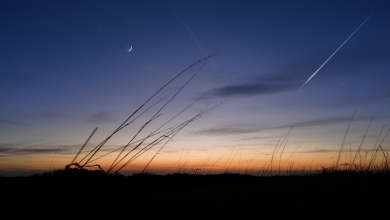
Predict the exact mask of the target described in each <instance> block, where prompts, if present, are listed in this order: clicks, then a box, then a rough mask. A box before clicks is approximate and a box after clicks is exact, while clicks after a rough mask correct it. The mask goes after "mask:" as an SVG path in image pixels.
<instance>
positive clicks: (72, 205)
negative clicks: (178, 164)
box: [0, 175, 390, 219]
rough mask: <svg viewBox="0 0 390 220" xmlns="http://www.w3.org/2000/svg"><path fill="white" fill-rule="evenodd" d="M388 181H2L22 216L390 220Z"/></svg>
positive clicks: (8, 204) (8, 208) (7, 207)
mask: <svg viewBox="0 0 390 220" xmlns="http://www.w3.org/2000/svg"><path fill="white" fill-rule="evenodd" d="M389 183H390V178H389V175H317V176H286V177H253V176H245V175H214V176H212V175H209V176H201V175H170V176H153V175H147V176H132V177H100V178H99V177H90V178H64V177H2V178H0V186H1V189H2V201H3V202H4V203H3V205H2V206H1V210H2V213H3V216H4V215H5V213H6V212H9V213H11V214H12V215H13V217H12V219H15V218H17V219H19V218H25V217H28V218H50V219H62V218H64V219H65V218H66V219H97V218H107V219H114V218H121V219H122V218H124V219H390V217H389V211H388V208H389V202H388V201H389V195H390V194H389V193H390V189H389V186H390V185H389Z"/></svg>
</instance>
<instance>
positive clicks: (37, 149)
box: [0, 0, 390, 171]
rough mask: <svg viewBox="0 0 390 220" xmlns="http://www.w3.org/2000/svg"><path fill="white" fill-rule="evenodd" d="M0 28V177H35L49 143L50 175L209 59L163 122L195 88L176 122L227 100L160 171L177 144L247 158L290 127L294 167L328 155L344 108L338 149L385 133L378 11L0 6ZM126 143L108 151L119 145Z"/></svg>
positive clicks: (264, 4)
mask: <svg viewBox="0 0 390 220" xmlns="http://www.w3.org/2000/svg"><path fill="white" fill-rule="evenodd" d="M370 14H372V16H371V18H370V19H369V20H368V21H367V22H366V23H365V24H364V25H363V26H362V27H361V28H360V29H359V30H358V31H357V32H356V34H355V35H354V36H353V37H351V39H350V40H349V41H348V42H347V43H346V44H345V45H344V46H343V47H342V48H341V49H340V50H339V51H338V52H337V53H336V54H335V55H334V56H333V57H332V59H331V60H330V61H329V62H328V63H327V64H326V65H325V66H324V67H323V68H322V69H321V70H320V71H319V72H318V73H317V74H316V75H315V76H314V77H313V78H312V80H311V81H309V82H308V83H307V84H306V85H305V86H304V87H303V88H302V89H301V90H299V88H300V87H301V86H302V85H303V83H304V82H305V81H306V80H307V79H308V78H309V77H310V76H311V75H312V74H313V73H314V72H315V71H316V70H317V69H318V68H319V67H320V66H321V65H322V64H323V63H324V61H325V60H326V59H327V58H328V57H329V56H330V55H331V54H332V53H333V52H334V51H335V50H336V49H337V48H338V47H339V46H340V45H341V44H342V43H343V42H344V41H345V40H346V39H347V38H348V37H349V36H350V35H351V34H352V32H353V31H354V30H355V29H356V28H357V27H358V26H359V25H360V24H361V23H362V22H363V21H364V20H365V19H366V18H367V17H368V16H369V15H370ZM0 22H1V35H0V39H1V44H0V45H1V46H0V49H1V55H0V60H1V65H0V140H1V141H0V155H1V157H2V158H3V159H2V162H1V164H0V169H1V170H3V171H10V170H28V169H33V168H37V169H43V168H44V167H45V166H47V165H48V163H49V162H50V160H51V158H52V155H53V153H54V152H55V150H56V149H57V146H58V145H65V146H67V147H65V148H62V149H61V150H60V151H59V152H60V153H59V155H62V157H63V158H64V161H58V162H57V164H56V165H58V166H59V167H61V166H63V165H64V164H66V163H68V162H67V161H68V160H70V159H69V158H72V156H73V155H74V153H75V152H76V151H77V149H78V148H79V146H80V144H81V143H83V142H84V141H85V139H86V138H87V136H88V135H89V134H90V133H91V131H92V130H93V128H94V127H99V130H98V132H97V133H96V135H95V136H94V138H93V139H92V140H91V143H90V145H89V147H90V148H92V147H93V146H94V144H97V143H99V142H100V141H101V140H102V139H103V138H104V137H106V136H107V135H109V133H110V132H112V131H113V130H114V129H115V128H116V127H117V126H119V124H120V123H121V122H122V121H123V120H124V119H125V118H126V117H127V116H128V115H129V114H130V113H131V112H132V111H134V110H135V109H136V107H138V106H139V105H140V104H142V102H143V101H145V100H146V99H147V98H148V97H149V96H150V95H152V94H153V93H154V92H155V91H156V90H157V89H158V88H159V87H161V86H162V85H163V84H164V83H165V82H168V81H169V80H170V79H171V78H172V77H173V76H175V75H176V74H178V73H179V72H180V71H182V70H183V69H185V68H186V67H188V66H189V65H190V64H192V63H193V62H195V61H197V60H199V59H201V58H203V57H205V56H207V55H210V54H215V55H214V57H213V58H212V59H210V60H209V61H208V62H207V64H206V65H205V67H204V68H203V69H202V71H201V72H200V73H199V75H198V76H197V77H196V78H195V79H194V80H193V81H192V82H191V83H190V84H189V85H188V87H186V88H185V89H184V90H183V92H182V93H181V94H180V95H179V96H178V97H177V99H175V101H174V102H172V103H171V104H170V106H169V108H168V109H167V111H166V112H165V113H163V114H164V116H167V117H168V116H169V115H170V114H174V113H176V112H178V111H180V110H181V109H182V108H184V107H185V106H186V105H188V104H189V103H190V102H192V101H193V100H194V98H197V97H199V96H200V95H201V94H203V93H204V92H207V91H211V92H210V93H209V95H208V96H207V97H206V98H205V99H202V100H201V101H199V102H198V103H197V105H195V106H194V108H193V109H192V110H190V111H189V112H188V115H187V116H189V115H191V113H194V112H195V111H196V110H197V109H199V108H202V107H204V106H205V105H207V104H209V103H213V104H216V103H219V102H221V101H226V100H228V102H226V103H225V104H223V105H222V106H221V107H219V108H218V109H217V110H215V111H214V112H212V113H210V114H209V115H207V116H205V117H204V118H203V119H200V120H199V121H196V122H194V123H193V124H191V125H190V126H188V127H187V128H186V129H185V130H183V132H182V133H180V135H179V136H178V137H177V138H178V140H177V141H175V144H174V143H172V146H170V147H167V148H166V151H165V155H164V156H165V157H166V158H167V160H166V161H168V162H169V161H174V160H176V158H178V157H180V153H181V152H182V150H183V149H188V148H189V147H191V149H192V150H193V152H194V155H195V156H199V157H202V155H201V154H202V152H203V153H204V152H208V151H211V150H212V149H217V150H216V152H218V150H221V152H225V151H226V149H228V148H231V147H232V146H234V145H241V146H245V149H246V150H247V151H245V152H246V153H247V154H248V157H250V155H252V153H253V152H257V151H262V150H264V151H267V150H268V151H269V140H268V138H271V141H274V142H276V141H277V140H278V138H279V137H280V135H282V134H283V132H285V131H286V130H287V129H288V128H289V127H290V126H292V125H295V128H294V130H293V131H292V133H291V135H292V136H291V142H290V143H291V151H292V150H293V149H295V147H296V146H298V145H300V146H301V147H300V151H301V153H302V154H304V153H305V152H306V153H313V154H315V155H310V156H307V157H310V158H317V157H318V158H322V156H321V155H319V154H317V153H319V152H320V153H323V152H325V151H326V152H328V153H329V154H326V156H324V157H328V156H329V155H330V153H332V152H333V153H334V152H337V150H338V148H339V146H340V143H341V141H342V137H343V135H344V131H345V129H346V127H347V125H348V121H349V120H350V117H351V116H352V114H353V112H354V111H355V110H356V109H357V113H356V116H355V120H354V122H353V123H352V125H351V126H352V131H351V136H350V137H351V139H349V140H350V146H348V148H349V147H351V148H356V147H357V146H358V144H357V143H358V142H359V143H360V138H361V136H362V135H363V133H364V131H365V129H366V126H367V125H368V123H369V120H370V118H371V117H372V116H373V117H374V120H373V123H372V125H371V127H370V129H371V130H370V131H369V133H368V135H369V136H368V138H367V142H370V141H375V140H376V138H377V135H379V131H380V129H381V128H382V126H383V125H384V124H387V125H389V124H390V123H389V122H390V116H389V113H388V112H389V107H390V87H389V80H390V72H389V71H390V41H389V39H390V2H388V1H225V0H224V1H1V2H0ZM131 46H132V48H133V49H132V51H130V52H127V50H129V49H130V47H131ZM196 68H198V67H196ZM192 73H193V72H192ZM190 74H191V72H189V73H188V74H187V75H184V76H183V78H180V79H179V81H177V82H176V83H177V84H172V85H170V86H169V87H168V88H166V90H164V91H163V93H162V94H161V96H162V95H163V94H166V93H168V92H170V91H172V90H173V89H175V88H177V87H178V86H180V85H181V83H182V82H184V81H180V80H185V79H188V77H189V76H190ZM186 77H187V78H186ZM161 96H159V97H161ZM183 118H185V117H183ZM131 129H133V130H131ZM136 130H137V129H136V127H134V128H129V131H128V132H129V133H131V132H132V131H136ZM385 130H386V127H385ZM294 132H295V133H294ZM129 133H127V134H122V136H120V135H119V136H118V139H116V140H112V143H110V144H111V145H112V146H120V145H123V144H125V143H127V142H126V141H128V139H129V136H128V134H129ZM354 137H356V140H355V139H354ZM357 138H359V139H357ZM264 140H265V142H264ZM180 141H181V142H180ZM385 143H387V145H385V144H384V147H385V148H386V149H390V146H389V142H388V141H387V142H385ZM111 145H110V146H111ZM319 147H320V148H321V150H318V149H320V148H319ZM370 148H372V146H371V145H370V146H367V149H370ZM197 150H198V151H197ZM268 151H267V153H269V152H268ZM198 154H199V155H198ZM205 155H206V154H205ZM304 155H307V154H304ZM195 156H194V157H195ZM59 157H61V156H59ZM302 158H304V156H302ZM319 160H320V159H319Z"/></svg>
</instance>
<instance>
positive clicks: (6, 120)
mask: <svg viewBox="0 0 390 220" xmlns="http://www.w3.org/2000/svg"><path fill="white" fill-rule="evenodd" d="M0 123H4V124H10V125H26V124H25V123H23V122H20V121H16V120H12V119H4V118H3V119H1V118H0Z"/></svg>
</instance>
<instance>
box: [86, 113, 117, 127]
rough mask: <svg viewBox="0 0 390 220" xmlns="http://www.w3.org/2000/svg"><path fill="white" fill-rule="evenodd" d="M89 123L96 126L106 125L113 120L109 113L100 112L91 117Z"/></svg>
mask: <svg viewBox="0 0 390 220" xmlns="http://www.w3.org/2000/svg"><path fill="white" fill-rule="evenodd" d="M88 121H89V122H92V123H96V124H104V123H107V122H110V121H112V119H111V117H110V114H109V113H108V112H98V113H96V114H93V115H91V116H90V117H89V118H88Z"/></svg>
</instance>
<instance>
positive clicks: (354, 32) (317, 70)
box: [299, 14, 372, 90]
mask: <svg viewBox="0 0 390 220" xmlns="http://www.w3.org/2000/svg"><path fill="white" fill-rule="evenodd" d="M371 15H372V14H371ZM371 15H370V16H368V18H367V19H366V20H365V21H364V22H363V23H362V24H361V25H360V26H359V27H358V28H357V29H356V30H355V31H354V32H353V33H352V34H351V36H349V37H348V38H347V40H345V41H344V43H343V44H341V46H340V47H339V48H337V50H336V51H335V52H334V53H333V54H332V55H330V57H329V58H328V59H327V60H326V61H325V62H324V63H323V64H322V65H321V66H320V68H318V69H317V71H315V72H314V73H313V75H311V76H310V78H309V79H308V80H307V81H306V82H305V83H304V84H303V85H302V86H301V88H299V90H300V89H302V87H304V86H305V85H306V83H308V82H309V81H310V80H311V78H313V76H314V75H316V74H317V72H318V71H320V69H321V68H322V67H323V66H324V65H325V64H326V63H327V62H328V61H329V60H330V58H332V57H333V55H335V54H336V53H337V51H339V50H340V48H341V47H342V46H343V45H344V44H345V43H347V41H348V40H349V38H351V37H352V36H353V35H354V34H355V33H356V31H358V30H359V28H360V27H361V26H363V24H364V23H366V21H367V20H368V19H369V18H370V17H371Z"/></svg>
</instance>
